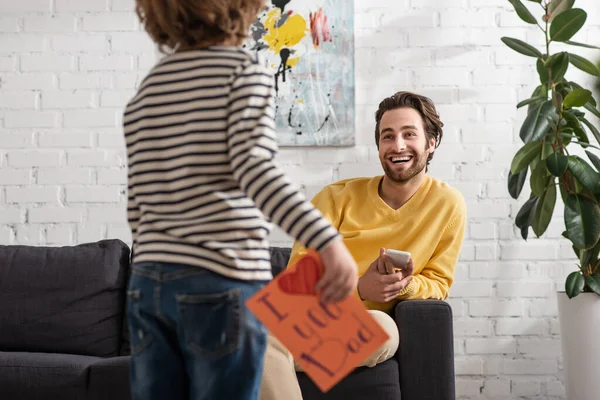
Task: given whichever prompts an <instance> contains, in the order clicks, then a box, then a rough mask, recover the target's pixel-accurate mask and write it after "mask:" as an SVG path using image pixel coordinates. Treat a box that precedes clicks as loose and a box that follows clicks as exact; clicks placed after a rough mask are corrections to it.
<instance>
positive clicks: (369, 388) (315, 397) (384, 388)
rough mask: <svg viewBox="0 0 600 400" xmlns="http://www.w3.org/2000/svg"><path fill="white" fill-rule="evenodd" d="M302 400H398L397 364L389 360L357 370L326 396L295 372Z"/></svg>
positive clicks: (305, 376)
mask: <svg viewBox="0 0 600 400" xmlns="http://www.w3.org/2000/svg"><path fill="white" fill-rule="evenodd" d="M296 375H297V376H298V383H299V384H300V389H301V390H302V399H303V400H346V399H377V400H399V399H400V398H401V397H400V379H399V375H398V362H397V361H396V360H395V359H393V358H391V359H389V360H387V361H384V362H382V363H381V364H377V365H376V366H374V367H372V368H370V367H359V368H356V369H355V370H354V371H352V373H350V375H348V376H347V377H346V378H344V379H342V380H341V381H340V382H338V384H337V385H335V386H334V387H333V388H331V389H330V390H329V391H328V392H326V393H323V392H321V389H319V388H318V387H317V385H315V384H314V383H313V381H312V380H311V379H310V378H309V377H308V375H306V374H305V373H304V372H297V373H296Z"/></svg>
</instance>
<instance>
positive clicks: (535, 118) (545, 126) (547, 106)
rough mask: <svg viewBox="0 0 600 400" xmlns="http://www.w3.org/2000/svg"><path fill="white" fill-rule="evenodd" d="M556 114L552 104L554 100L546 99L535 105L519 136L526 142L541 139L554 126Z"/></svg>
mask: <svg viewBox="0 0 600 400" xmlns="http://www.w3.org/2000/svg"><path fill="white" fill-rule="evenodd" d="M555 116H556V110H555V109H554V106H553V105H552V101H549V100H548V101H546V102H544V103H542V104H539V105H538V106H536V107H533V108H532V109H531V111H530V112H529V113H528V114H527V117H526V118H525V121H523V125H522V126H521V131H520V132H519V136H520V137H521V140H523V142H524V143H529V142H531V141H534V140H541V139H542V138H543V137H544V136H546V134H547V133H548V131H549V130H550V128H551V127H552V120H553V118H554V117H555Z"/></svg>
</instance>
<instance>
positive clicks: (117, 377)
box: [87, 357, 131, 400]
mask: <svg viewBox="0 0 600 400" xmlns="http://www.w3.org/2000/svg"><path fill="white" fill-rule="evenodd" d="M130 362H131V357H112V358H104V359H101V360H99V361H98V362H96V363H94V364H93V365H91V366H90V379H89V384H88V396H87V400H106V399H110V400H130V399H131V390H130V388H129V369H130V365H129V364H130Z"/></svg>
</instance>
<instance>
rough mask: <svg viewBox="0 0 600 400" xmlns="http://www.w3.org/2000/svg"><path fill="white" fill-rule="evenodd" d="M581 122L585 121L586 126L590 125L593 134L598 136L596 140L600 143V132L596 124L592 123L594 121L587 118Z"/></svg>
mask: <svg viewBox="0 0 600 400" xmlns="http://www.w3.org/2000/svg"><path fill="white" fill-rule="evenodd" d="M581 122H583V123H584V124H585V126H587V127H588V129H589V130H590V132H592V135H594V137H595V138H596V141H597V142H598V143H599V144H600V132H598V129H597V128H596V127H595V126H594V125H592V123H591V122H590V121H588V120H587V119H585V118H584V119H582V120H581Z"/></svg>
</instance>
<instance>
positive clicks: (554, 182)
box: [502, 0, 600, 400]
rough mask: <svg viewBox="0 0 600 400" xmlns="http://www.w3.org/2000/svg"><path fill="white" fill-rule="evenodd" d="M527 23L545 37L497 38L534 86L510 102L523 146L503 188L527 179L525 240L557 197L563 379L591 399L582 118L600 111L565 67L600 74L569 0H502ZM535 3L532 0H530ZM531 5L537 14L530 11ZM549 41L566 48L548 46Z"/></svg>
mask: <svg viewBox="0 0 600 400" xmlns="http://www.w3.org/2000/svg"><path fill="white" fill-rule="evenodd" d="M508 1H509V2H510V3H511V4H512V5H513V7H514V8H515V10H516V12H517V14H518V16H519V17H520V18H521V19H522V20H523V21H524V22H526V23H528V24H532V25H537V27H538V28H539V30H540V34H541V35H543V36H544V38H545V48H543V49H541V50H540V49H538V48H536V47H534V46H532V45H530V44H528V43H526V42H523V41H521V40H518V39H515V38H509V37H503V38H502V42H504V44H506V45H507V46H508V47H510V48H511V49H513V50H515V51H517V52H519V53H520V54H522V55H524V56H528V57H531V58H532V63H535V67H536V69H537V72H538V75H539V79H540V82H539V85H538V86H537V87H536V88H535V90H534V91H533V93H532V94H531V97H530V98H528V99H525V100H523V101H521V102H520V103H519V104H517V108H521V107H527V116H526V118H525V120H524V122H523V124H522V126H521V129H520V137H521V139H522V141H523V146H522V147H521V148H520V149H519V150H518V151H517V152H516V154H515V156H514V158H513V160H512V162H511V165H510V173H509V176H508V191H509V193H510V195H511V196H512V197H513V198H515V199H517V198H519V196H520V194H521V192H522V190H523V188H524V186H525V183H526V181H527V178H529V188H530V194H529V198H528V200H527V201H526V202H525V203H524V205H523V206H522V207H521V209H520V210H519V212H518V213H517V215H516V217H515V224H516V226H517V227H518V228H519V229H520V230H521V235H522V237H523V239H525V240H527V236H528V233H529V228H530V227H531V228H532V229H533V232H534V233H535V235H536V236H537V237H540V236H541V235H543V234H544V232H545V231H546V229H547V228H548V225H549V223H550V220H551V218H552V215H553V212H554V208H555V205H556V202H557V192H558V193H560V196H561V198H562V201H563V204H564V211H563V217H564V223H565V231H564V232H563V236H564V237H565V238H567V239H568V240H569V241H570V242H571V243H572V245H573V246H572V247H573V251H574V253H575V256H576V257H577V259H578V260H579V263H578V264H577V269H576V270H575V271H574V272H572V273H571V274H569V275H568V276H567V278H566V282H565V290H564V292H563V291H559V292H558V294H557V295H558V305H559V318H560V326H561V341H562V350H563V359H564V366H565V386H566V390H567V398H568V399H569V400H578V399H592V398H598V396H599V393H600V379H598V378H597V376H596V375H595V374H596V371H598V370H600V346H598V345H597V341H598V338H600V296H599V295H600V259H599V253H600V206H599V203H600V173H599V171H600V157H599V154H600V152H599V151H598V150H600V147H599V146H600V132H599V130H598V128H597V127H596V126H594V124H593V123H592V122H591V121H590V120H589V119H588V116H589V115H595V116H596V117H598V118H600V111H599V109H598V104H597V102H596V99H595V98H594V96H593V94H592V91H590V90H588V89H586V88H584V87H582V85H580V84H578V83H576V82H574V81H571V80H569V79H568V75H569V74H568V72H569V68H570V67H575V68H578V69H580V70H582V71H585V72H586V73H588V74H591V75H593V76H596V77H598V76H600V71H599V69H598V67H597V66H596V65H595V64H594V63H592V62H591V61H589V60H587V59H586V58H584V57H581V56H580V55H577V54H576V53H575V52H574V51H575V50H577V48H579V49H581V48H588V49H594V50H600V48H598V47H596V46H594V45H591V44H585V43H578V42H574V41H571V38H572V37H573V36H574V35H575V34H576V33H577V32H578V31H579V30H580V29H581V28H582V27H583V25H584V24H585V22H586V19H587V13H586V12H585V11H584V10H583V9H580V8H574V2H575V0H552V1H542V0H528V1H527V4H528V5H529V6H530V7H528V6H526V5H525V4H524V3H523V2H521V1H520V0H508ZM534 3H537V4H534ZM530 8H537V9H538V10H539V11H540V14H541V19H538V18H536V17H535V16H534V14H533V13H532V12H531V11H530ZM555 43H562V45H561V48H563V49H565V48H566V49H568V51H564V50H563V51H558V52H554V53H552V52H551V47H552V45H553V44H555Z"/></svg>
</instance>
